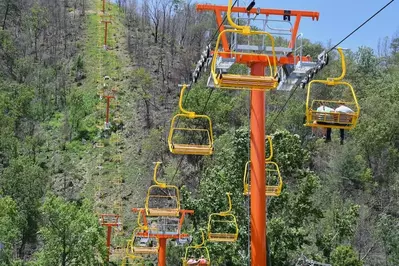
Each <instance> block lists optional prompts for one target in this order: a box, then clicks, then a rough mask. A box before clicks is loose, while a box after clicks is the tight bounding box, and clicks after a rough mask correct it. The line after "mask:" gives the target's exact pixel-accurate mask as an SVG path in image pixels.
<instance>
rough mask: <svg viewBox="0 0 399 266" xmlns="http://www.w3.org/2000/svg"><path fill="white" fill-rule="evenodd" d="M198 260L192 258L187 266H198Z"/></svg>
mask: <svg viewBox="0 0 399 266" xmlns="http://www.w3.org/2000/svg"><path fill="white" fill-rule="evenodd" d="M198 262H199V261H198V260H196V259H194V257H191V258H190V259H189V260H188V261H187V265H191V266H192V265H198Z"/></svg>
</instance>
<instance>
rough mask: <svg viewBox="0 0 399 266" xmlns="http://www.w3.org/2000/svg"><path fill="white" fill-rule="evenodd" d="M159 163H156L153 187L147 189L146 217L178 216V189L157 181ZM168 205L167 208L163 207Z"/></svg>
mask: <svg viewBox="0 0 399 266" xmlns="http://www.w3.org/2000/svg"><path fill="white" fill-rule="evenodd" d="M160 164H161V162H156V165H155V168H154V176H153V180H154V182H155V185H152V186H150V187H149V188H148V191H147V197H146V201H145V210H146V215H147V216H175V217H177V216H179V212H180V196H179V194H180V192H179V188H178V187H176V186H173V185H167V184H166V183H161V182H158V181H157V170H158V167H159V165H160ZM165 205H168V206H165Z"/></svg>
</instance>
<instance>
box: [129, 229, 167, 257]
mask: <svg viewBox="0 0 399 266" xmlns="http://www.w3.org/2000/svg"><path fill="white" fill-rule="evenodd" d="M150 231H151V232H153V231H154V229H151V230H149V229H148V228H147V227H145V226H141V227H137V228H136V229H134V231H133V237H132V240H131V245H130V247H128V248H127V251H126V252H127V253H129V254H144V255H145V254H158V250H159V241H158V239H157V238H155V237H151V234H150Z"/></svg>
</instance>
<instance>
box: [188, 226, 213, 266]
mask: <svg viewBox="0 0 399 266" xmlns="http://www.w3.org/2000/svg"><path fill="white" fill-rule="evenodd" d="M201 233H202V242H201V244H197V245H193V246H188V247H187V248H186V252H185V254H184V258H182V261H183V266H190V265H198V266H210V265H211V257H210V255H209V250H208V248H207V247H206V245H205V237H204V232H201ZM201 258H202V259H201ZM190 260H193V261H194V262H196V263H192V264H191V263H190ZM200 260H201V261H200Z"/></svg>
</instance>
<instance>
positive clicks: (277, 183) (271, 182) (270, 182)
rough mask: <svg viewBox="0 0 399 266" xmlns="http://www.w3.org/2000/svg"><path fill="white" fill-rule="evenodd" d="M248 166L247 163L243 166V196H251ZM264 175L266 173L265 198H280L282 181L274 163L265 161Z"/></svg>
mask: <svg viewBox="0 0 399 266" xmlns="http://www.w3.org/2000/svg"><path fill="white" fill-rule="evenodd" d="M250 164H251V162H250V161H248V162H247V163H246V164H245V170H244V195H248V196H250V195H251V185H250V183H249V176H250ZM265 168H266V169H265V173H266V182H267V184H266V188H265V191H266V196H280V193H281V190H282V188H283V179H282V177H281V173H280V169H279V167H278V165H277V163H275V162H271V161H265Z"/></svg>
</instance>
